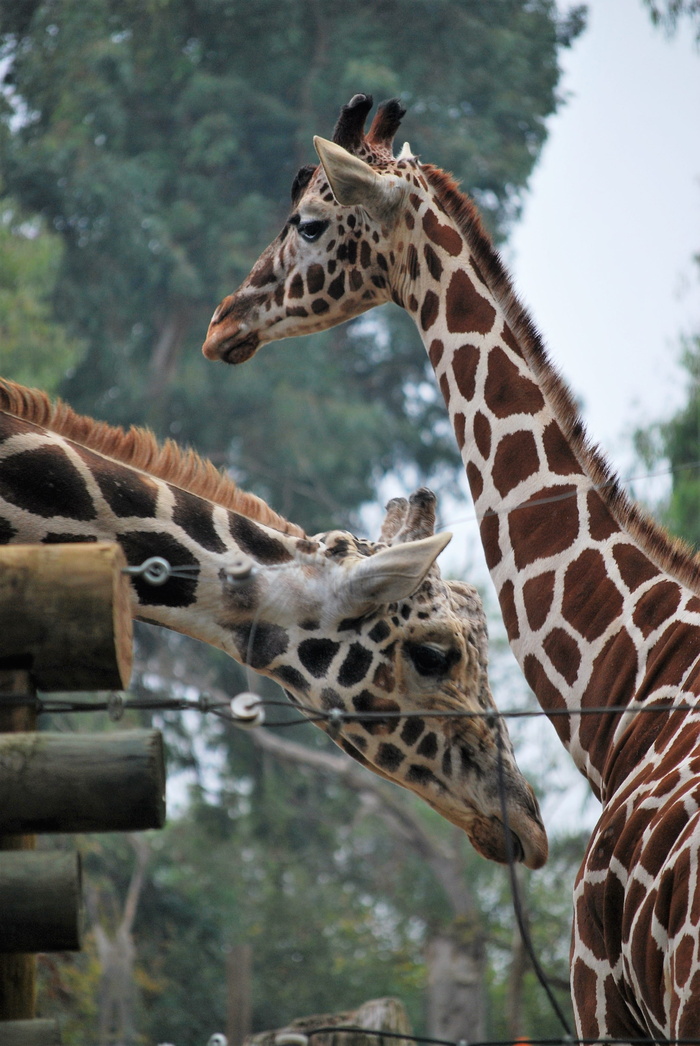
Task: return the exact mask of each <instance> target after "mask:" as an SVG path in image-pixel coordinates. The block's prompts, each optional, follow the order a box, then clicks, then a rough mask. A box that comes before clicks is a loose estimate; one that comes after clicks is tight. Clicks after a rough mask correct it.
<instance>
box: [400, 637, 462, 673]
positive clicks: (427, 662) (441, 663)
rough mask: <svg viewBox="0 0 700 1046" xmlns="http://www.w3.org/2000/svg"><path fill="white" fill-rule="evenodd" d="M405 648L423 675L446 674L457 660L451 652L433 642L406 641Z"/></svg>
mask: <svg viewBox="0 0 700 1046" xmlns="http://www.w3.org/2000/svg"><path fill="white" fill-rule="evenodd" d="M404 649H405V651H406V654H407V655H408V657H409V658H410V660H411V663H412V665H413V667H414V668H415V670H416V672H417V673H418V675H421V676H442V675H445V673H446V672H447V671H448V669H449V667H450V665H452V664H453V663H454V660H455V658H454V656H451V652H447V651H445V650H442V649H441V648H440V647H437V646H433V645H432V644H431V643H406V644H405V647H404Z"/></svg>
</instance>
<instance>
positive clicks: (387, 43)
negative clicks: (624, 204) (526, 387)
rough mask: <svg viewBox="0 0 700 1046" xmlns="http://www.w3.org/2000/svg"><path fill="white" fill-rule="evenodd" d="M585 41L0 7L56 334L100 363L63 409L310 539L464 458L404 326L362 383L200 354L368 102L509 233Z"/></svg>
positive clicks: (514, 4) (483, 30)
mask: <svg viewBox="0 0 700 1046" xmlns="http://www.w3.org/2000/svg"><path fill="white" fill-rule="evenodd" d="M581 27H582V15H581V9H580V8H574V9H573V10H572V11H571V12H569V13H568V14H567V15H565V16H559V15H558V13H557V10H556V7H555V4H554V2H553V0H535V2H532V0H507V2H504V3H499V4H497V5H490V6H489V7H488V9H486V8H485V7H484V5H483V4H481V3H480V2H478V0H443V2H442V3H440V4H434V3H432V2H429V0H382V2H381V3H377V2H376V0H358V3H355V4H353V5H352V6H351V7H348V5H346V4H343V3H341V2H340V0H332V2H329V3H320V2H313V3H307V4H297V3H290V2H288V0H258V2H256V3H255V4H251V3H247V2H245V0H220V2H218V3H217V4H216V5H214V6H212V4H211V3H210V2H209V0H191V2H188V3H185V2H184V0H158V2H156V0H147V2H145V3H144V2H143V0H119V2H117V0H67V2H65V3H62V4H55V3H51V2H48V0H44V2H40V0H26V2H24V3H22V4H9V5H8V4H5V6H4V8H3V9H2V22H1V24H0V32H1V34H2V41H3V54H4V58H5V63H6V69H7V72H6V85H7V87H6V91H5V93H4V108H5V113H4V121H3V133H2V135H1V136H0V163H1V164H2V169H3V172H4V177H5V180H6V185H7V191H8V192H12V193H15V194H16V195H17V197H18V199H19V200H20V202H21V203H22V206H24V207H25V208H27V210H28V212H29V213H32V214H38V215H41V216H43V218H44V220H45V221H46V223H47V226H48V227H49V228H51V229H53V230H55V231H56V232H57V233H58V234H59V235H60V237H61V238H62V241H63V243H64V247H65V250H64V253H63V257H62V261H61V265H60V270H59V274H58V282H57V286H56V292H55V295H54V308H55V313H56V316H57V317H58V318H59V319H60V320H61V321H62V322H64V323H65V324H66V326H67V328H68V329H69V330H70V331H71V332H73V333H74V334H76V335H77V336H79V337H80V338H83V339H85V342H86V345H87V348H86V350H85V352H84V353H83V356H82V359H81V361H80V362H79V364H78V366H77V367H76V368H75V371H74V373H73V374H72V375H71V376H70V378H69V379H67V380H66V382H65V383H64V388H63V391H64V393H65V394H66V395H67V397H68V398H69V399H70V401H71V402H72V403H73V404H74V405H75V406H76V407H78V408H80V409H83V410H85V411H87V412H88V413H96V414H98V415H99V416H101V417H104V418H105V419H106V420H110V421H116V422H121V423H125V422H128V423H132V422H136V421H146V422H148V423H150V424H151V425H153V426H154V427H155V428H156V429H157V431H159V432H160V433H161V434H169V435H175V436H176V437H178V438H180V439H183V440H187V441H192V442H196V443H197V445H198V447H199V448H200V449H201V450H203V451H204V452H205V453H209V454H210V455H212V456H214V457H215V458H216V459H217V460H218V461H219V462H221V463H222V464H224V463H228V462H231V463H232V464H234V465H235V467H236V468H237V469H238V470H239V472H240V473H241V476H242V478H244V479H245V480H246V482H248V483H250V482H251V481H252V482H253V483H254V484H259V485H260V486H261V489H263V491H269V492H274V497H275V500H276V501H277V503H278V507H280V508H282V507H286V506H290V507H291V509H290V510H291V512H292V514H293V515H294V516H295V517H296V518H297V520H298V521H300V522H303V523H305V524H306V525H307V526H308V527H309V528H310V529H317V528H318V529H320V528H321V527H328V526H329V525H338V524H339V523H341V522H342V521H341V520H340V519H338V518H333V513H334V512H335V511H337V506H339V505H342V507H343V509H344V513H345V518H346V519H347V518H349V517H350V516H351V515H352V514H353V513H354V512H356V510H357V508H358V507H359V505H360V504H361V503H362V502H363V501H366V500H367V498H368V497H369V496H371V492H372V489H373V486H374V483H375V480H376V476H377V474H378V473H379V472H380V471H381V470H383V469H386V468H387V467H400V466H401V465H402V464H407V465H412V464H414V463H415V464H417V466H418V468H419V469H420V471H421V473H422V474H425V473H426V472H428V471H431V470H432V471H433V472H434V471H435V469H436V468H439V465H440V463H441V462H445V461H448V460H450V461H451V460H455V458H454V454H455V452H454V448H453V441H452V439H451V436H450V434H449V433H448V432H442V433H440V432H435V435H434V436H433V437H432V438H431V439H430V440H429V441H428V442H427V443H424V442H423V441H422V439H421V437H420V433H422V432H428V431H431V427H432V429H433V430H434V429H435V426H434V425H433V424H432V423H433V422H434V420H435V417H436V413H437V410H438V408H437V405H436V397H435V394H434V391H431V394H427V389H431V390H432V384H431V383H428V384H426V385H425V388H421V394H420V395H417V394H416V390H417V389H418V388H420V387H421V382H422V380H423V377H424V374H425V360H424V357H423V354H422V350H421V349H420V346H419V345H418V343H417V341H416V340H415V338H411V339H409V338H408V337H407V336H406V328H405V327H402V328H397V329H395V328H393V327H387V330H388V332H389V333H388V344H387V346H385V347H381V346H378V345H377V344H376V343H375V342H376V339H375V338H374V337H373V338H372V339H371V340H370V339H367V338H364V339H358V342H359V344H355V342H353V353H352V355H353V356H354V358H355V360H356V361H357V362H356V363H354V364H349V363H348V362H347V357H348V355H349V354H348V353H345V352H343V351H342V349H343V340H342V339H343V338H344V337H349V336H350V335H349V334H348V333H347V332H346V333H345V334H343V335H340V337H339V339H338V346H339V351H338V352H337V353H336V354H335V355H333V356H329V355H328V354H324V353H323V350H322V345H321V343H320V342H319V341H318V340H316V341H310V342H308V343H305V344H304V345H303V346H290V347H289V349H288V355H287V359H284V358H283V357H281V356H280V355H279V354H275V355H274V357H273V354H270V357H269V359H268V360H267V361H266V367H265V370H264V378H263V377H261V376H260V372H259V368H257V369H256V370H253V369H252V368H250V369H246V370H245V371H241V372H237V373H235V375H234V374H233V373H229V374H224V373H223V371H221V370H217V369H216V368H212V367H210V366H209V365H207V364H205V363H204V361H203V360H202V359H201V357H200V355H199V345H200V344H201V342H202V339H203V334H204V331H205V329H206V324H207V321H208V318H209V315H210V313H211V311H212V308H213V306H214V305H215V304H216V303H217V302H218V301H219V300H220V299H221V298H222V296H223V295H224V294H225V293H228V292H229V291H230V290H232V289H233V288H234V287H235V286H236V285H237V283H238V282H239V281H240V279H241V277H242V276H243V275H244V274H245V272H246V271H247V270H248V268H249V267H250V264H251V262H252V261H253V259H254V258H255V256H256V255H257V253H258V251H259V249H260V246H261V244H263V243H265V242H267V240H268V239H269V238H270V235H271V233H272V232H273V231H274V229H275V228H276V227H279V225H280V224H281V223H282V221H283V220H284V218H285V217H286V213H285V211H286V202H285V201H286V200H287V199H288V194H289V188H290V185H291V183H292V179H293V176H294V174H295V172H296V170H297V168H298V167H299V165H300V164H302V163H308V162H310V161H313V160H314V154H313V151H312V147H311V136H312V134H313V133H315V132H318V131H325V132H326V133H330V131H331V129H332V127H333V124H334V121H335V118H336V114H337V112H338V108H339V106H340V104H341V103H342V102H344V101H347V99H348V98H349V97H350V96H351V95H352V94H353V93H355V91H357V90H358V89H361V90H363V91H374V92H375V94H376V95H377V97H379V98H381V97H386V96H387V95H401V96H402V97H403V98H404V99H405V101H406V103H407V104H408V105H410V108H411V129H412V135H413V136H414V141H413V145H414V147H415V148H417V150H418V151H419V152H420V151H421V149H425V151H426V154H429V155H430V156H432V157H437V159H438V160H439V161H441V162H442V163H443V164H444V165H446V166H448V167H451V168H452V169H453V170H454V171H455V173H457V174H458V175H460V176H461V177H462V178H463V179H464V180H465V183H466V184H467V185H468V186H469V188H470V189H471V191H473V192H474V193H475V195H476V196H477V198H478V199H479V201H480V204H481V206H482V209H483V210H484V211H485V213H486V215H487V218H488V220H489V221H490V223H491V226H492V228H493V229H494V231H495V232H496V234H497V235H499V236H502V235H503V234H504V232H505V231H506V230H507V227H508V225H509V223H510V221H512V219H513V217H514V216H515V215H516V214H517V211H518V207H519V200H520V194H521V192H522V189H523V187H524V185H525V183H526V181H527V178H528V175H529V173H530V171H531V169H532V166H533V164H534V162H535V159H536V157H537V154H538V152H539V149H540V148H541V145H542V143H543V141H544V138H545V134H546V129H545V120H546V118H547V116H549V115H550V114H551V113H552V112H553V111H554V110H555V109H556V107H557V105H558V102H559V99H558V96H557V93H556V86H557V80H558V75H559V70H558V65H557V56H558V52H559V49H560V48H561V47H563V46H567V45H568V44H569V43H570V42H571V40H572V39H573V38H574V37H575V36H576V35H577V33H578V32H580V29H581ZM261 56H262V63H263V65H264V70H265V75H264V77H261V75H260V68H261ZM438 69H439V74H440V75H439V77H438V76H436V75H435V72H436V70H438ZM437 84H439V88H438V87H436V85H437ZM377 356H379V357H380V358H379V359H377ZM331 359H332V363H331V362H329V361H330V360H331ZM370 363H371V364H372V365H371V366H370V365H369V364H370ZM377 363H379V364H380V366H378V367H377V366H376V364H377ZM10 376H12V374H10ZM271 406H274V411H275V412H274V418H275V419H279V420H276V423H277V424H278V425H279V426H280V427H283V431H284V437H283V439H282V440H281V441H280V440H277V439H276V440H275V444H274V452H271V451H270V444H271V439H270V433H269V431H268V427H269V420H270V418H271V415H272V412H271V409H270V408H271ZM287 414H288V418H287V420H286V421H285V418H286V417H287ZM341 418H342V420H341ZM407 418H409V419H411V421H410V422H407V420H406V419H407ZM319 434H320V437H319ZM273 435H275V436H276V435H277V433H273ZM319 446H321V447H323V450H324V452H325V459H326V461H325V462H324V461H321V462H319V463H314V465H313V466H312V465H311V464H310V462H311V460H312V452H311V451H312V448H313V449H314V450H317V449H318V448H319ZM349 447H350V448H351V453H348V448H349ZM331 458H332V462H331ZM329 462H330V463H329ZM278 495H279V498H278Z"/></svg>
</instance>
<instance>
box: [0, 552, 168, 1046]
mask: <svg viewBox="0 0 700 1046" xmlns="http://www.w3.org/2000/svg"><path fill="white" fill-rule="evenodd" d="M125 566H126V563H125V560H124V556H123V553H122V551H121V549H120V548H119V546H118V545H117V544H114V543H111V542H95V543H91V544H82V543H81V544H57V545H11V546H6V547H3V548H0V1043H2V1046H55V1044H58V1043H60V1030H59V1028H58V1026H57V1022H55V1021H51V1020H37V1019H36V1018H35V1008H36V998H35V997H36V953H37V952H50V951H64V950H78V949H79V948H80V946H81V936H82V923H83V905H82V896H81V869H80V857H79V855H78V853H77V852H75V853H66V851H65V850H54V851H52V850H49V849H47V850H44V849H42V850H35V841H36V835H37V834H38V833H64V832H113V831H140V830H143V829H147V828H161V827H162V826H163V824H164V822H165V763H164V758H163V743H162V737H161V735H160V732H159V731H157V730H130V731H119V732H110V733H103V734H51V733H46V732H43V731H39V732H37V730H36V707H35V698H36V693H37V690H42V691H47V692H51V691H61V692H71V691H87V690H123V689H125V688H126V686H127V685H128V683H129V679H130V676H131V665H132V617H131V609H130V600H129V582H128V579H127V576H126V575H125V574H124V572H123V569H124V567H125Z"/></svg>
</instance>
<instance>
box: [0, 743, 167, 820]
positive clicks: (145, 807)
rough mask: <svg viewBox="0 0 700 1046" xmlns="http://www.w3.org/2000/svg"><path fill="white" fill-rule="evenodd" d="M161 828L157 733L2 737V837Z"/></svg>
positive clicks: (162, 791) (160, 759)
mask: <svg viewBox="0 0 700 1046" xmlns="http://www.w3.org/2000/svg"><path fill="white" fill-rule="evenodd" d="M164 823H165V759H164V755H163V738H162V736H161V733H160V731H159V730H125V731H115V732H113V733H102V734H48V733H23V734H0V834H15V833H23V832H138V831H142V830H143V829H146V828H162V827H163V825H164Z"/></svg>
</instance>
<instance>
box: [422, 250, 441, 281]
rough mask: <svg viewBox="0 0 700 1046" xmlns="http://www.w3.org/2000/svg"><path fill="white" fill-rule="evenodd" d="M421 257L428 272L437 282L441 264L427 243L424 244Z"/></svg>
mask: <svg viewBox="0 0 700 1046" xmlns="http://www.w3.org/2000/svg"><path fill="white" fill-rule="evenodd" d="M423 256H424V257H425V264H426V265H427V266H428V272H429V273H430V275H431V276H432V277H433V279H434V280H439V279H440V277H441V276H442V262H441V261H440V259H439V258H438V256H437V254H436V253H435V251H434V250H433V248H432V247H431V246H430V244H429V243H426V244H425V246H424V247H423Z"/></svg>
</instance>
